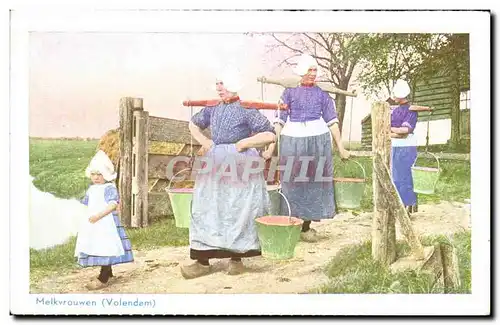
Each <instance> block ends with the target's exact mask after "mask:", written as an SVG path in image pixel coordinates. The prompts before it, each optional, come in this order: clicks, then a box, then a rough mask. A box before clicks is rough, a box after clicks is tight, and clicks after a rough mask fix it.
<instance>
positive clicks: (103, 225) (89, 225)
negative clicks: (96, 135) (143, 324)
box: [75, 150, 134, 290]
mask: <svg viewBox="0 0 500 325" xmlns="http://www.w3.org/2000/svg"><path fill="white" fill-rule="evenodd" d="M85 174H86V176H87V177H89V178H90V179H91V180H92V185H91V186H90V187H89V189H88V190H87V193H86V194H85V198H84V199H83V201H82V203H83V204H85V205H87V206H88V214H89V215H88V219H86V220H83V221H82V225H81V227H80V231H79V232H78V237H77V240H76V247H75V256H76V257H77V258H78V264H80V265H81V266H82V267H89V266H100V267H101V272H100V274H99V276H98V277H97V278H93V279H92V281H91V282H90V283H88V284H87V285H86V287H87V289H89V290H96V289H100V288H103V287H105V286H107V285H108V284H109V282H108V281H109V279H110V278H111V277H113V271H112V268H111V266H112V265H115V264H119V263H129V262H133V260H134V257H133V255H132V247H131V244H130V240H129V239H128V237H127V235H126V233H125V230H124V229H123V227H122V226H121V225H120V218H119V217H118V213H117V211H116V208H117V206H118V200H119V198H118V191H117V189H116V186H115V184H114V182H113V181H114V180H115V179H116V173H115V172H114V167H113V163H112V162H111V160H110V159H109V157H108V156H107V155H106V154H105V153H104V152H103V151H101V150H100V151H98V152H97V154H96V155H95V156H94V158H93V159H92V161H91V162H90V164H89V166H88V167H87V169H86V171H85Z"/></svg>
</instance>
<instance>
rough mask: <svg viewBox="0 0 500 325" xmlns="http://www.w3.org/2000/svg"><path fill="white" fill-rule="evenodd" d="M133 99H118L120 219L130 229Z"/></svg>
mask: <svg viewBox="0 0 500 325" xmlns="http://www.w3.org/2000/svg"><path fill="white" fill-rule="evenodd" d="M132 111H133V99H132V98H130V97H124V98H121V99H120V180H119V182H120V184H119V192H120V219H121V223H122V224H123V226H125V227H130V223H131V216H132V205H131V203H132V122H133V115H132Z"/></svg>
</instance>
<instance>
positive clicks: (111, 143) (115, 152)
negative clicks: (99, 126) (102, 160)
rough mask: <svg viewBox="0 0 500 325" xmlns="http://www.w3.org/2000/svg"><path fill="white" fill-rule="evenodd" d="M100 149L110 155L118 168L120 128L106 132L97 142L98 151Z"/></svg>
mask: <svg viewBox="0 0 500 325" xmlns="http://www.w3.org/2000/svg"><path fill="white" fill-rule="evenodd" d="M99 150H102V151H104V152H105V153H106V155H108V157H109V159H111V161H112V162H113V165H114V166H115V169H116V168H117V166H118V164H119V163H120V129H113V130H109V131H108V132H106V133H105V134H104V135H103V136H102V137H101V139H99V143H98V144H97V150H96V151H99Z"/></svg>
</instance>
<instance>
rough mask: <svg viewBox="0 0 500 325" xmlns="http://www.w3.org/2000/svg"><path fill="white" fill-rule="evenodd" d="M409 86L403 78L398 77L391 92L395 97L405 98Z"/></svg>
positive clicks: (408, 92)
mask: <svg viewBox="0 0 500 325" xmlns="http://www.w3.org/2000/svg"><path fill="white" fill-rule="evenodd" d="M410 92H411V91H410V86H409V85H408V82H406V81H405V80H402V79H399V80H398V81H396V84H395V85H394V88H393V89H392V93H393V95H394V97H396V98H406V97H408V95H409V94H410Z"/></svg>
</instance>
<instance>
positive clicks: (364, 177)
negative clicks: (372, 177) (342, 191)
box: [350, 160, 366, 179]
mask: <svg viewBox="0 0 500 325" xmlns="http://www.w3.org/2000/svg"><path fill="white" fill-rule="evenodd" d="M350 161H352V162H354V163H356V164H357V165H358V166H359V167H360V168H361V170H362V171H363V179H366V171H365V168H364V167H363V165H361V164H360V163H359V162H357V161H356V160H350Z"/></svg>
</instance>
